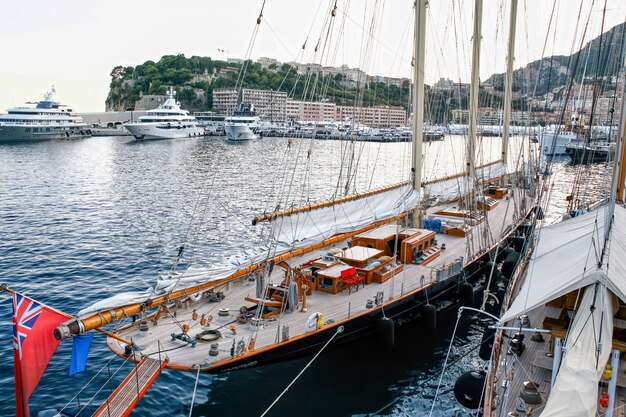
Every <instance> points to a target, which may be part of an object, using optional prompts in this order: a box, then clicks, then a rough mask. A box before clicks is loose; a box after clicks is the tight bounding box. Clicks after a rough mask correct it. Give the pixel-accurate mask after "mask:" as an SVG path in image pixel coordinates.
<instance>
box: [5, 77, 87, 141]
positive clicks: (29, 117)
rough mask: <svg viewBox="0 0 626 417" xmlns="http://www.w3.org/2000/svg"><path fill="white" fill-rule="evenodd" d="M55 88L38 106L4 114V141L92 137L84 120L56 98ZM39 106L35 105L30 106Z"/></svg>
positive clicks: (11, 110)
mask: <svg viewBox="0 0 626 417" xmlns="http://www.w3.org/2000/svg"><path fill="white" fill-rule="evenodd" d="M55 94H56V91H55V89H54V86H53V87H52V88H51V89H50V91H48V93H47V94H46V96H45V98H44V99H43V100H41V101H39V102H37V103H36V106H35V107H32V106H28V107H26V106H24V107H13V108H10V109H8V110H7V111H8V114H2V115H0V142H30V141H40V140H48V139H76V138H83V137H86V136H91V130H90V129H89V128H88V126H87V124H86V123H84V122H83V118H82V117H80V116H77V115H76V114H74V113H73V110H72V109H71V108H69V107H68V106H64V105H62V104H60V103H59V102H58V101H56V99H55ZM27 104H35V103H27Z"/></svg>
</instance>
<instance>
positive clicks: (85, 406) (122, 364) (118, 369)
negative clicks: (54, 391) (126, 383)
mask: <svg viewBox="0 0 626 417" xmlns="http://www.w3.org/2000/svg"><path fill="white" fill-rule="evenodd" d="M129 359H130V355H129V356H128V357H127V358H126V359H124V361H123V362H122V363H121V364H120V366H119V367H118V368H117V369H116V370H115V372H113V375H111V376H110V377H109V378H108V379H107V380H106V381H105V382H104V384H102V386H101V387H100V388H99V389H98V391H96V393H95V394H94V395H93V396H92V397H91V398H90V399H89V401H87V403H86V404H85V405H83V406H82V407H81V408H80V410H78V413H77V415H80V414H81V413H82V412H83V410H84V409H85V408H87V407H88V406H89V404H91V402H92V401H93V400H94V398H96V395H98V394H100V391H102V390H103V389H104V388H105V387H106V384H107V383H108V382H110V381H111V380H112V379H113V377H114V376H115V375H117V373H118V372H119V371H120V369H122V366H124V365H125V364H126V362H128V360H129Z"/></svg>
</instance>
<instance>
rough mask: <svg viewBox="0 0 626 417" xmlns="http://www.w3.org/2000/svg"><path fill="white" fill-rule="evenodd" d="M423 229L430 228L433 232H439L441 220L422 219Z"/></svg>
mask: <svg viewBox="0 0 626 417" xmlns="http://www.w3.org/2000/svg"><path fill="white" fill-rule="evenodd" d="M424 229H428V230H432V231H433V232H435V233H441V220H439V219H427V220H424Z"/></svg>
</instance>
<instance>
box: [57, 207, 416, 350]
mask: <svg viewBox="0 0 626 417" xmlns="http://www.w3.org/2000/svg"><path fill="white" fill-rule="evenodd" d="M405 216H406V213H402V214H400V215H399V216H396V217H392V218H390V219H387V220H381V221H378V222H376V223H372V224H370V225H369V226H366V227H364V228H362V229H359V230H355V231H353V232H348V233H342V234H339V235H335V236H332V237H330V238H328V239H326V240H324V241H322V242H319V243H316V244H314V245H311V246H307V247H304V248H300V249H294V250H292V251H289V252H285V253H283V254H281V255H278V256H275V257H274V258H272V259H271V260H270V262H274V263H278V262H281V261H284V260H286V259H290V258H293V257H296V256H302V255H304V254H305V253H309V252H312V251H314V250H317V249H320V248H322V247H324V246H328V245H332V244H334V243H337V242H340V241H342V240H345V239H348V238H351V237H352V236H356V235H358V234H361V233H364V232H367V231H368V230H371V229H375V228H377V227H379V226H381V225H383V224H386V223H390V222H393V221H396V220H398V219H401V218H403V217H405ZM259 268H261V263H256V264H253V265H250V266H249V267H247V268H244V269H240V270H238V271H236V272H234V273H233V274H231V275H229V276H228V277H226V278H223V279H220V280H216V281H211V282H207V283H204V284H200V285H195V286H193V287H188V288H185V289H182V290H179V291H174V292H172V293H170V294H167V295H162V296H159V297H155V298H151V299H148V300H146V302H145V303H137V304H131V305H127V306H123V307H116V308H113V309H111V310H107V311H101V312H99V313H97V314H94V315H92V316H89V317H85V318H83V319H74V320H72V321H70V322H67V323H64V324H62V325H61V326H59V327H57V328H56V329H55V330H54V336H55V337H56V338H57V339H59V340H60V339H64V338H66V337H69V336H71V335H77V334H80V333H83V332H86V331H89V330H92V329H95V328H97V327H101V326H104V325H107V324H109V323H112V322H114V321H117V320H121V319H122V318H124V317H130V316H134V315H135V314H139V313H140V312H141V311H142V310H144V309H152V308H155V307H158V306H160V305H162V304H165V303H167V302H169V301H173V300H176V299H178V298H182V297H185V296H188V295H191V294H195V293H198V292H200V291H206V290H209V289H211V288H215V287H217V286H219V285H222V284H225V283H226V282H228V281H231V280H234V279H236V278H239V277H242V276H245V275H247V274H249V273H251V272H254V271H256V270H258V269H259Z"/></svg>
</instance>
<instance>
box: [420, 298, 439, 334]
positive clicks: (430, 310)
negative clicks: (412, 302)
mask: <svg viewBox="0 0 626 417" xmlns="http://www.w3.org/2000/svg"><path fill="white" fill-rule="evenodd" d="M422 319H423V320H424V324H425V325H426V327H427V328H429V329H430V330H435V329H437V307H435V306H434V305H432V304H425V305H423V306H422Z"/></svg>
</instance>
